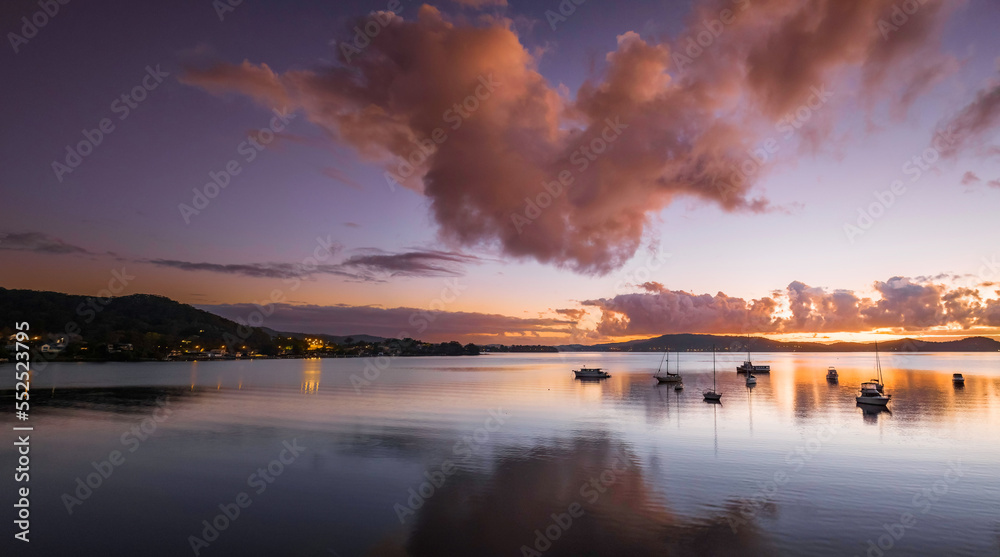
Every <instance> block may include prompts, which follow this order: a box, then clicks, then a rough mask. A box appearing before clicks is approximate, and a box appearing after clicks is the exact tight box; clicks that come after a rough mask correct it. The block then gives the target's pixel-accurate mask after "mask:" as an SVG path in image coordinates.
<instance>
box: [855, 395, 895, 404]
mask: <svg viewBox="0 0 1000 557" xmlns="http://www.w3.org/2000/svg"><path fill="white" fill-rule="evenodd" d="M854 399H855V400H857V401H858V404H867V405H868V406H885V405H887V404H889V400H890V399H889V397H887V396H857V397H854Z"/></svg>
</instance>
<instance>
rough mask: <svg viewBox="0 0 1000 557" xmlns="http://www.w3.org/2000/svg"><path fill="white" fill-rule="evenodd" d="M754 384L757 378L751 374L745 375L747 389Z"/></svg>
mask: <svg viewBox="0 0 1000 557" xmlns="http://www.w3.org/2000/svg"><path fill="white" fill-rule="evenodd" d="M756 384H757V376H756V375H754V374H752V373H751V374H749V375H747V386H748V387H749V386H751V385H756Z"/></svg>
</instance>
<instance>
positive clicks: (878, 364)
mask: <svg viewBox="0 0 1000 557" xmlns="http://www.w3.org/2000/svg"><path fill="white" fill-rule="evenodd" d="M875 370H876V371H877V372H878V384H879V385H881V384H882V361H881V360H879V357H878V341H877V340H876V341H875Z"/></svg>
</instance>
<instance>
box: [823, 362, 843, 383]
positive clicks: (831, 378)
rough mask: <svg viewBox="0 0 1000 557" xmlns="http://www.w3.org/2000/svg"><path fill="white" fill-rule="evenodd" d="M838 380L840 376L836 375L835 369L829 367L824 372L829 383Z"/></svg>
mask: <svg viewBox="0 0 1000 557" xmlns="http://www.w3.org/2000/svg"><path fill="white" fill-rule="evenodd" d="M839 379H840V375H838V374H837V369H836V368H834V367H833V366H830V369H828V370H827V371H826V380H827V381H830V382H836V381H837V380H839Z"/></svg>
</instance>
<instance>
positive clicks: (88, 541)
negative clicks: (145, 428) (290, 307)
mask: <svg viewBox="0 0 1000 557" xmlns="http://www.w3.org/2000/svg"><path fill="white" fill-rule="evenodd" d="M741 361H742V356H741V355H740V356H737V355H721V354H720V357H719V373H718V382H719V389H720V390H721V391H722V392H723V393H724V394H723V399H722V404H721V405H713V404H707V403H705V402H704V401H703V400H702V397H701V392H702V389H703V388H705V387H708V386H711V354H704V353H701V354H683V355H681V367H680V370H681V373H682V375H684V377H685V381H684V383H685V389H684V390H683V391H681V392H677V391H675V390H674V389H673V386H672V385H661V386H658V385H657V384H656V382H655V381H654V380H653V379H652V377H651V376H650V375H651V373H652V371H653V370H655V368H656V366H657V364H658V363H659V355H656V354H558V355H555V354H542V355H530V356H525V355H514V354H504V355H489V356H480V357H459V358H405V359H396V360H393V361H391V362H389V366H388V367H387V368H386V369H385V370H384V371H381V372H380V373H379V374H378V376H374V373H373V372H371V371H369V376H368V377H367V378H365V376H364V374H363V369H364V365H365V361H364V360H354V359H327V360H280V361H279V360H270V361H256V362H202V363H148V364H140V365H134V364H50V365H49V366H48V367H47V368H45V369H44V370H41V371H39V372H38V373H36V374H35V376H34V377H33V394H32V400H33V406H32V412H33V414H32V423H33V425H34V426H35V428H36V431H35V432H34V433H33V438H32V439H33V445H32V458H33V460H32V481H31V486H32V495H33V500H32V506H33V508H32V538H33V541H32V543H31V550H32V551H33V552H37V553H38V554H40V555H41V554H47V555H53V554H97V552H105V553H107V552H108V551H112V550H113V552H114V553H117V554H135V555H178V554H188V552H189V551H190V548H189V545H188V536H189V535H191V534H195V535H198V534H200V532H201V530H202V525H201V521H202V520H205V519H209V520H210V519H212V517H214V516H215V515H216V514H218V512H219V508H218V505H219V504H224V503H229V502H232V501H233V498H234V496H235V495H236V494H237V493H239V492H240V491H250V492H251V494H252V495H253V503H252V504H251V506H250V507H248V508H246V509H243V511H242V514H241V516H240V517H239V518H238V519H237V520H236V521H234V522H233V524H232V525H231V526H229V527H228V528H227V529H226V530H225V531H224V532H222V533H221V535H220V537H219V539H218V540H216V541H214V542H212V543H211V545H210V547H209V548H207V549H204V550H203V551H202V553H201V554H202V555H213V554H214V555H264V554H267V555H272V554H273V555H285V554H287V555H339V556H342V557H347V556H351V555H521V554H522V551H521V547H522V545H524V546H529V547H532V546H535V544H538V546H537V547H542V548H545V549H544V551H543V554H544V555H546V556H549V555H654V554H655V555H662V554H670V555H675V554H676V555H730V554H731V555H775V554H789V555H793V554H803V555H805V554H808V555H864V554H865V553H866V551H868V550H869V549H870V546H869V544H868V542H869V540H871V541H872V542H873V543H876V544H877V543H878V542H879V537H880V536H884V535H887V530H886V529H885V526H886V525H888V526H889V527H890V529H892V528H893V525H894V524H897V523H898V522H899V521H900V517H901V515H902V514H903V513H907V512H909V513H911V514H912V515H913V516H914V520H915V521H916V523H915V526H913V527H907V528H903V527H899V528H896V530H895V531H896V532H897V534H899V533H901V535H900V536H899V538H898V539H895V538H892V539H891V540H890V539H889V538H884V539H883V540H882V541H883V542H884V543H887V542H889V541H891V543H892V548H891V550H889V551H888V552H886V554H887V555H891V554H894V553H895V554H898V555H942V554H949V555H984V554H985V555H991V554H992V555H996V554H1000V514H998V513H997V510H998V501H1000V466H998V464H997V463H998V461H1000V459H998V457H1000V441H998V439H1000V435H998V434H1000V369H998V363H1000V358H998V357H997V355H996V354H913V355H904V354H889V355H883V367H884V368H885V382H886V385H887V390H888V392H890V393H892V394H893V399H892V402H891V403H890V405H889V409H888V411H883V412H877V411H870V410H866V409H863V408H860V407H858V406H857V405H856V404H855V401H854V396H855V393H856V391H857V388H858V385H859V383H860V382H861V381H864V380H867V379H869V378H870V377H871V376H872V374H873V358H872V355H871V354H760V355H757V356H756V357H755V361H758V362H757V363H761V362H767V363H770V364H771V366H772V373H771V374H770V375H759V376H758V381H759V382H758V384H757V385H756V387H754V388H753V389H752V390H748V389H747V388H746V387H745V386H744V383H743V378H742V376H738V375H737V374H736V373H735V366H736V365H737V364H738V363H739V362H741ZM581 364H588V365H599V366H603V367H605V368H607V369H608V370H610V371H611V373H612V377H611V378H610V379H607V380H602V381H597V382H589V381H588V382H583V381H578V380H574V379H573V377H572V374H571V373H570V369H571V368H573V367H579V365H581ZM829 365H834V366H836V367H837V369H838V371H839V372H840V381H839V383H835V384H830V383H828V382H827V381H826V379H825V374H826V368H827V366H829ZM954 372H961V373H964V374H965V377H966V385H965V387H964V388H956V387H954V386H953V385H952V381H951V374H952V373H954ZM7 375H9V374H5V376H7ZM352 375H354V376H355V380H354V381H353V382H352V379H351V376H352ZM4 381H8V379H5V380H4ZM3 386H4V387H5V388H10V386H11V385H9V384H6V383H4V384H3ZM359 390H360V392H358V391H359ZM158 397H166V400H167V401H168V404H167V406H168V407H169V408H170V409H171V411H172V413H171V414H170V415H169V417H168V418H167V419H166V420H164V421H163V422H162V423H159V424H157V427H156V430H155V431H154V432H153V433H152V434H151V435H149V437H148V438H147V439H145V440H144V441H142V442H141V443H140V444H139V445H138V447H137V448H136V450H135V451H134V452H127V448H126V447H125V446H124V445H123V443H122V440H121V439H122V435H123V434H124V433H125V432H128V431H129V430H130V428H132V427H133V426H135V425H136V424H139V423H141V422H142V420H143V419H145V418H147V417H149V416H151V415H152V414H153V412H154V411H155V409H156V408H157V406H156V403H155V401H156V399H157V398H158ZM3 403H4V404H13V401H12V395H11V394H10V391H5V394H4V401H3ZM491 411H492V413H491ZM4 416H5V417H4V420H6V421H7V422H10V421H11V417H10V414H9V413H5V414H4ZM491 417H492V419H493V420H494V421H490V420H491ZM497 417H499V419H502V420H503V423H502V424H498V422H497ZM5 425H7V426H8V427H9V426H10V425H13V424H11V423H8V424H5ZM488 430H492V431H488ZM292 439H296V440H297V441H298V442H299V443H300V444H301V445H303V446H305V447H306V448H307V450H306V452H305V453H304V454H303V455H302V456H301V457H300V458H299V459H298V460H296V461H295V462H293V463H292V464H290V465H289V466H288V467H287V469H286V470H284V471H283V472H282V474H281V475H280V476H278V477H276V478H274V483H272V484H269V486H268V488H267V489H266V490H265V491H264V492H262V493H260V494H256V493H253V491H252V490H249V489H248V487H247V478H248V476H250V475H251V474H252V473H254V472H255V471H256V470H257V469H258V468H260V467H266V466H267V465H268V463H269V462H270V461H272V460H273V459H275V458H277V457H278V455H279V453H280V451H281V450H282V442H283V441H291V440H292ZM113 450H121V451H123V452H124V453H125V463H124V464H122V465H121V466H119V467H117V468H115V470H114V472H113V474H112V475H111V476H110V477H109V478H107V479H106V480H104V481H103V485H101V486H100V487H99V488H98V489H96V490H95V491H94V493H93V495H91V496H90V497H89V498H88V499H86V500H85V501H83V504H82V505H79V506H77V507H75V508H74V512H73V514H72V515H69V514H68V513H67V511H66V509H65V507H64V504H63V502H61V500H60V496H61V495H62V494H63V493H64V492H70V493H71V492H72V490H73V489H74V488H75V487H76V478H77V477H86V475H87V474H89V473H90V472H93V471H94V469H93V467H92V465H91V463H92V462H100V461H101V460H103V459H107V458H108V454H109V452H110V451H113ZM0 453H2V455H3V456H2V458H3V459H4V462H13V460H12V458H13V452H12V451H11V449H10V445H5V446H4V447H3V448H2V449H0ZM446 463H449V464H450V465H451V467H449V468H448V470H449V471H450V472H451V473H450V474H448V475H447V476H444V480H443V482H441V481H440V478H441V477H442V476H437V475H436V474H437V473H439V472H440V471H441V470H443V469H444V468H443V466H444V465H445V464H446ZM949 470H951V471H950V472H949ZM959 473H960V474H961V475H958V474H959ZM602 475H603V478H604V479H610V481H609V482H604V483H602V482H601V478H602ZM428 477H430V478H431V479H437V480H438V483H440V484H441V485H440V487H436V488H435V489H434V493H433V494H432V495H430V496H429V497H427V498H426V500H423V502H420V500H418V499H413V503H419V508H414V509H410V510H412V513H409V512H403V513H402V518H403V520H404V522H403V523H402V524H401V523H400V518H399V516H400V511H399V509H402V508H408V501H407V500H408V499H409V498H411V497H412V494H411V492H410V491H409V490H410V489H411V488H412V489H413V490H414V492H415V493H416V492H418V490H420V489H421V484H422V483H423V482H425V481H429V480H428ZM7 481H10V480H7ZM593 481H597V483H596V484H594V483H592V482H593ZM429 487H430V486H429V485H428V486H424V493H425V494H426V493H427V492H428V491H429ZM934 489H937V490H938V493H937V494H936V493H935V492H934ZM925 490H927V491H925ZM5 491H6V490H5ZM942 491H945V492H944V493H941V492H942ZM397 504H398V505H399V506H397V507H394V505H397ZM574 504H579V505H580V507H579V509H580V510H581V512H582V515H581V516H578V517H576V518H573V519H572V523H571V524H570V525H569V526H568V527H566V528H564V527H562V526H558V525H556V524H555V522H554V521H555V520H557V519H559V520H562V519H561V518H560V517H564V515H566V513H568V509H569V508H570V507H571V505H574ZM412 506H413V507H417V506H418V505H417V504H413V505H412ZM8 508H9V507H8ZM8 513H9V511H8ZM9 514H11V513H9ZM553 514H555V515H556V518H555V519H554V518H553V516H552V515H553ZM563 523H564V524H565V522H563ZM547 528H549V529H550V530H549V532H550V534H552V536H558V539H555V540H554V541H549V540H543V539H540V538H538V535H539V534H538V532H541V533H542V535H544V533H545V532H546V529H547ZM536 530H537V531H538V532H536ZM890 537H891V536H890ZM5 543H7V542H5ZM18 549H22V548H20V547H19V548H18ZM873 555H877V553H873Z"/></svg>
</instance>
